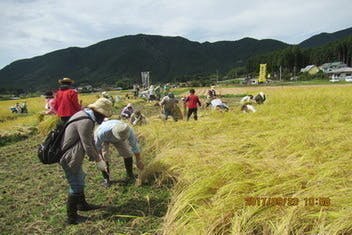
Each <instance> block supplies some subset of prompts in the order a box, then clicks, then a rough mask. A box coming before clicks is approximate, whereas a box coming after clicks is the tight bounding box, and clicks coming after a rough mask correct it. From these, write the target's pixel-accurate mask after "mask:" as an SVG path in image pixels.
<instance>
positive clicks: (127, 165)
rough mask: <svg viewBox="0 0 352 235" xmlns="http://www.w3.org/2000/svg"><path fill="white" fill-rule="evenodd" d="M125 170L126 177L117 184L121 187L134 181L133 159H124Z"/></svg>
mask: <svg viewBox="0 0 352 235" xmlns="http://www.w3.org/2000/svg"><path fill="white" fill-rule="evenodd" d="M123 161H124V164H125V169H126V173H127V177H126V178H124V179H120V180H118V183H120V184H122V185H128V184H133V183H134V182H135V181H136V177H135V175H134V174H133V158H131V157H130V158H124V159H123Z"/></svg>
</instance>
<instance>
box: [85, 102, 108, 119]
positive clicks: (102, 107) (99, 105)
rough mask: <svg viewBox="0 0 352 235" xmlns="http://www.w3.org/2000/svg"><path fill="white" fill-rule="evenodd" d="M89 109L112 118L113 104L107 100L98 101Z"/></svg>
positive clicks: (89, 106) (90, 105)
mask: <svg viewBox="0 0 352 235" xmlns="http://www.w3.org/2000/svg"><path fill="white" fill-rule="evenodd" d="M88 108H91V109H94V110H95V111H96V112H98V113H101V114H103V115H104V116H105V117H110V116H111V115H112V103H111V101H110V100H108V99H106V98H99V99H97V100H96V101H95V102H94V103H93V104H89V105H88Z"/></svg>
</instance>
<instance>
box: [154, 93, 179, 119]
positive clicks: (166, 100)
mask: <svg viewBox="0 0 352 235" xmlns="http://www.w3.org/2000/svg"><path fill="white" fill-rule="evenodd" d="M177 103H178V100H177V99H176V97H175V95H174V94H173V93H169V94H168V95H166V96H164V97H163V98H162V100H161V101H160V102H159V105H160V106H161V109H162V110H161V112H162V115H163V119H164V120H165V121H166V120H167V119H168V118H169V116H172V118H173V119H174V121H175V122H177V121H178V117H179V115H177V111H178V110H179V108H178V106H177ZM180 112H181V111H180Z"/></svg>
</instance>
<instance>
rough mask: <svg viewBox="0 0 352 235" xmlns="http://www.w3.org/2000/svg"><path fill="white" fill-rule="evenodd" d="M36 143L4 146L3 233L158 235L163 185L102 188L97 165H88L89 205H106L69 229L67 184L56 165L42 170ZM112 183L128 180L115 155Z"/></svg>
mask: <svg viewBox="0 0 352 235" xmlns="http://www.w3.org/2000/svg"><path fill="white" fill-rule="evenodd" d="M38 141H39V139H38V138H30V139H28V140H26V141H19V142H17V143H15V144H10V145H7V146H5V147H0V151H1V153H3V154H2V156H1V158H0V165H1V166H0V180H1V186H0V200H1V204H0V227H1V233H2V234H77V233H78V234H112V233H113V234H118V233H121V234H143V233H144V234H155V233H157V232H158V231H159V228H160V224H161V222H162V218H163V215H164V214H165V212H166V209H167V204H168V200H169V191H168V190H167V188H166V187H165V186H160V187H158V186H155V185H153V184H145V185H143V187H137V186H134V185H132V186H120V185H113V186H112V187H111V188H108V189H106V188H104V187H102V186H101V185H100V183H101V181H102V176H101V175H100V172H98V170H97V169H96V167H95V164H93V163H92V164H90V163H88V161H86V162H85V165H84V168H85V172H86V173H87V178H86V197H87V201H88V202H90V203H95V204H102V205H104V206H106V208H105V209H100V210H97V211H94V212H81V214H83V215H86V216H89V217H90V220H89V221H88V222H86V223H84V224H81V225H77V226H66V225H65V223H64V221H65V219H66V207H65V200H66V194H67V183H66V180H65V179H64V177H63V170H62V169H61V167H60V166H59V165H58V164H54V165H42V164H41V163H40V162H39V160H38V159H37V157H36V148H37V143H38ZM111 168H112V169H111V171H112V178H113V179H115V180H116V179H118V178H122V177H124V174H125V172H124V167H123V162H122V160H121V159H120V157H117V156H116V153H114V158H112V167H111Z"/></svg>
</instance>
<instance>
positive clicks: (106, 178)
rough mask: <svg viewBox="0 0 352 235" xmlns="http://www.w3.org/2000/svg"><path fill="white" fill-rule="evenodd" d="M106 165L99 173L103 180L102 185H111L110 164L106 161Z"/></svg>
mask: <svg viewBox="0 0 352 235" xmlns="http://www.w3.org/2000/svg"><path fill="white" fill-rule="evenodd" d="M106 166H107V171H108V172H105V171H102V172H101V174H102V175H103V178H104V181H103V186H104V187H107V188H108V187H110V186H111V181H110V175H109V174H110V165H109V162H106Z"/></svg>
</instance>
